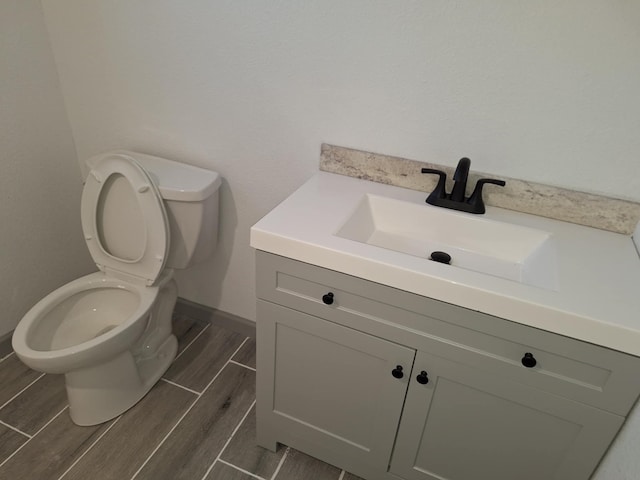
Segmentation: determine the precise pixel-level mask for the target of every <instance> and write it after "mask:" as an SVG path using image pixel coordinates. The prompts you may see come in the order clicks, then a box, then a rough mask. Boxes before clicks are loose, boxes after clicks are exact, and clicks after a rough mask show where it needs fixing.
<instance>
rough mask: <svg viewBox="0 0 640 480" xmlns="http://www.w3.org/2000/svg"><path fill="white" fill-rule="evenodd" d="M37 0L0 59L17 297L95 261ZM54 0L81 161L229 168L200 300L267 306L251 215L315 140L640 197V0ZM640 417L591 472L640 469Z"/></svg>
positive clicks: (13, 29)
mask: <svg viewBox="0 0 640 480" xmlns="http://www.w3.org/2000/svg"><path fill="white" fill-rule="evenodd" d="M36 4H37V2H34V1H29V2H26V1H22V0H21V1H20V2H18V1H17V0H14V1H7V2H1V3H0V5H1V7H0V8H1V9H2V10H1V11H0V13H1V15H0V27H2V28H0V32H2V33H1V35H2V42H1V45H2V47H0V48H1V50H0V51H1V52H2V55H3V57H4V56H5V55H9V57H10V58H9V59H10V60H11V62H13V63H15V65H16V67H15V68H12V69H11V72H12V73H11V75H8V76H5V75H3V76H2V78H1V80H0V82H2V83H0V94H1V95H2V97H3V98H2V100H3V108H2V113H0V123H1V124H0V127H1V128H0V131H1V132H0V135H2V147H0V148H2V154H3V159H2V162H3V176H2V179H1V180H0V182H2V183H1V185H2V190H1V192H2V196H3V198H2V204H1V206H0V208H1V209H2V214H3V217H2V218H3V221H4V222H5V224H10V225H13V229H14V230H12V233H10V234H6V233H4V232H5V231H6V229H5V228H3V235H2V236H1V237H0V238H1V239H2V240H1V241H2V242H3V244H2V245H1V246H2V249H1V250H0V252H2V253H1V254H2V255H3V257H2V259H1V260H0V268H2V284H1V285H0V287H1V291H2V293H1V295H3V301H2V304H3V306H4V304H5V303H7V304H10V305H18V309H21V308H22V306H24V305H25V304H27V303H29V302H30V301H31V297H33V298H34V299H35V298H36V297H39V296H41V293H44V292H41V291H39V290H44V289H45V287H44V285H45V284H47V287H48V284H50V283H56V282H59V281H61V280H63V278H62V277H64V276H69V277H73V276H74V275H75V273H76V272H72V270H79V269H82V268H80V263H82V262H80V263H78V262H79V261H78V257H76V256H75V255H72V254H70V252H71V251H73V250H75V247H74V246H73V244H72V242H73V241H75V240H74V239H76V238H78V235H77V234H76V232H79V227H78V225H77V220H76V219H77V216H76V210H75V209H74V208H75V207H73V206H74V205H77V200H78V193H79V185H78V182H77V177H76V172H75V167H73V168H72V167H71V166H69V165H68V164H67V162H66V159H67V158H68V156H69V155H70V154H71V152H72V151H73V146H72V143H71V139H70V136H69V131H68V128H67V124H66V121H65V120H64V118H63V114H62V106H61V102H60V98H59V94H58V93H57V91H56V82H57V79H56V78H55V75H54V73H53V68H52V66H51V62H50V59H49V58H48V57H47V55H48V54H47V53H46V52H47V48H48V47H47V45H46V40H45V38H44V32H43V27H42V23H41V20H40V19H39V13H38V12H37V11H36V8H35V5H36ZM42 4H43V6H44V12H45V18H46V24H47V28H48V30H49V33H50V40H51V43H52V47H53V51H54V55H55V61H56V65H57V68H58V73H59V76H60V81H61V87H62V92H63V96H64V101H65V104H66V108H67V112H68V115H69V121H70V124H71V130H72V132H73V138H74V140H75V142H76V146H77V150H78V154H79V155H78V156H79V158H80V159H81V160H82V159H84V158H86V157H87V156H89V155H92V154H95V153H99V152H102V151H105V150H108V149H112V148H130V149H134V150H135V149H137V150H140V151H144V152H148V153H152V154H158V155H164V156H167V157H169V158H175V159H181V160H184V161H187V162H191V163H194V164H197V165H200V166H203V167H208V168H211V169H214V170H217V171H219V172H220V173H221V174H222V175H223V177H224V178H225V183H224V185H223V189H222V211H221V232H220V243H219V248H218V251H217V252H216V254H215V256H214V258H212V259H211V260H209V261H208V262H205V263H204V264H202V265H199V266H196V267H194V268H192V269H191V270H190V271H187V272H182V273H181V274H180V275H179V283H180V290H181V295H183V296H185V297H186V298H189V299H191V300H193V301H197V302H200V303H204V304H206V305H210V306H214V307H217V308H220V309H222V310H225V311H228V312H231V313H234V314H236V315H240V316H243V317H247V318H254V317H255V310H254V308H255V307H254V287H253V282H254V279H253V252H252V251H251V249H250V248H249V227H250V226H251V225H252V224H253V223H255V221H256V220H258V219H259V218H260V217H261V216H262V215H264V214H265V213H266V212H267V211H269V210H270V209H271V208H273V207H274V206H275V205H276V204H277V203H278V202H279V201H281V200H282V199H283V198H285V197H286V196H287V195H288V194H290V193H291V192H292V191H293V190H294V189H295V188H296V187H297V186H299V185H300V184H301V183H302V182H303V181H304V180H305V179H306V178H308V177H309V176H311V175H312V174H313V172H315V171H316V170H317V168H318V157H319V152H320V144H321V143H323V142H326V143H331V144H334V145H342V146H346V147H353V148H357V149H360V150H365V151H372V152H379V153H383V154H387V155H395V156H399V157H404V158H411V159H415V160H419V161H425V162H432V163H437V164H442V165H450V166H454V165H455V163H456V162H457V160H458V159H459V158H460V157H462V156H469V157H471V159H472V160H473V162H474V163H473V165H474V167H475V168H476V169H477V170H478V171H482V172H486V173H494V174H496V175H503V176H506V177H512V178H519V179H525V180H529V181H532V182H536V183H541V184H548V185H556V186H560V187H565V188H569V189H574V190H580V191H586V192H592V193H601V194H605V195H608V196H614V197H620V198H623V199H629V200H635V201H638V200H640V176H639V175H637V165H638V152H639V151H640V148H639V147H640V136H639V135H638V133H637V132H639V131H640V115H639V113H638V112H640V96H638V95H637V79H638V78H639V77H640V54H639V53H640V52H639V50H640V48H639V46H640V38H639V35H640V33H639V29H638V27H637V26H638V24H640V2H635V1H619V2H608V1H602V0H586V1H584V0H582V1H579V0H567V1H564V2H555V1H551V0H542V1H538V2H527V1H525V0H512V1H493V2H477V1H475V0H473V1H472V0H466V1H463V0H429V1H426V0H424V1H413V0H398V1H393V2H391V1H388V0H346V1H345V0H310V1H305V2H299V1H297V0H287V1H274V2H262V1H257V0H248V1H243V2H233V1H228V0H218V1H204V0H191V1H188V2H176V1H174V0H110V1H109V2H100V1H92V2H87V1H86V0H42ZM18 5H20V6H18ZM23 5H24V6H23ZM23 15H26V17H24V16H23ZM25 18H26V21H25ZM20 19H22V20H20ZM20 22H22V23H24V25H22V24H21V23H20ZM18 27H20V28H21V30H18ZM22 29H24V30H22ZM18 32H23V33H20V35H21V36H22V38H23V40H20V41H17V40H16V39H15V38H17V37H15V35H17V34H18ZM31 36H33V37H31ZM24 39H26V40H24ZM25 41H26V42H27V43H24V42H25ZM16 42H17V43H16ZM21 42H22V43H21ZM7 52H8V53H7ZM27 52H28V54H27ZM3 61H4V58H3ZM3 63H4V62H3ZM20 72H22V73H20ZM16 75H17V76H18V77H16ZM43 92H44V93H43ZM5 98H7V99H8V103H9V105H10V106H9V108H12V110H8V109H5V106H4V102H5ZM15 102H18V103H20V105H17V104H14V103H15ZM7 112H8V113H7ZM14 117H15V118H14ZM11 142H14V143H11ZM7 145H8V146H7ZM36 159H37V160H36ZM5 172H7V175H8V177H9V178H10V179H7V175H4V173H5ZM35 191H39V192H40V193H38V195H39V196H40V198H39V199H38V200H31V198H32V197H30V196H28V195H26V193H25V192H30V193H33V192H35ZM7 199H8V201H7ZM65 212H68V213H65ZM26 219H28V220H26ZM25 222H26V223H25ZM36 225H37V226H36ZM44 233H46V235H47V237H48V238H49V239H53V238H55V239H61V238H62V239H64V240H65V242H68V243H65V244H61V243H59V241H58V243H56V242H55V241H52V240H49V241H48V242H47V243H46V244H43V243H41V240H40V236H41V235H42V234H44ZM65 235H66V236H67V237H65ZM4 242H6V243H7V244H6V245H5V243H4ZM16 244H19V245H18V246H16ZM45 247H46V248H45ZM79 248H80V247H79ZM83 251H84V250H83ZM6 252H10V255H11V256H12V257H13V256H14V255H15V256H16V258H15V259H14V258H7V255H8V253H6ZM26 252H30V253H35V255H33V256H29V255H27V253H26ZM50 255H53V256H54V257H57V260H55V261H52V260H51V257H50ZM61 266H63V267H61ZM35 277H38V280H37V281H36V283H37V285H33V288H31V286H30V287H26V285H28V284H29V282H32V283H33V282H34V278H35ZM26 290H28V294H27V293H26ZM27 297H30V298H27ZM11 316H12V314H9V315H8V316H7V317H3V318H10V317H11ZM635 419H636V417H635V416H634V419H632V421H631V422H630V423H629V424H628V426H627V427H626V428H625V432H623V435H621V437H620V440H619V442H618V444H617V445H616V447H614V449H613V450H612V451H611V452H610V455H609V456H608V458H607V461H606V462H605V464H604V466H603V468H602V469H601V470H600V472H599V473H598V474H597V480H608V479H611V480H613V479H615V480H624V479H627V478H628V479H631V478H637V477H638V472H640V468H639V465H638V460H637V458H638V456H637V455H635V453H634V451H633V450H634V448H633V445H634V444H635V443H636V440H637V436H638V434H637V432H638V431H639V429H640V426H639V422H638V421H637V420H635ZM629 442H633V443H629Z"/></svg>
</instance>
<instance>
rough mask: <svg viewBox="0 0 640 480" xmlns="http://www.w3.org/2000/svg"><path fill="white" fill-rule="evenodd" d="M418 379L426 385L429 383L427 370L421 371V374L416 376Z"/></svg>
mask: <svg viewBox="0 0 640 480" xmlns="http://www.w3.org/2000/svg"><path fill="white" fill-rule="evenodd" d="M416 380H417V381H418V383H421V384H422V385H426V384H427V383H429V377H428V376H427V372H425V371H424V370H422V371H421V372H420V375H418V376H417V377H416Z"/></svg>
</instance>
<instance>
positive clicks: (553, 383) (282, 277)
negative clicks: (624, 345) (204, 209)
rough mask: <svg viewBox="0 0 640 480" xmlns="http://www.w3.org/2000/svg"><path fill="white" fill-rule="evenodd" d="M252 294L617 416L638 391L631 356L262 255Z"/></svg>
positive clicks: (636, 365)
mask: <svg viewBox="0 0 640 480" xmlns="http://www.w3.org/2000/svg"><path fill="white" fill-rule="evenodd" d="M328 294H331V295H330V296H329V295H328ZM257 295H258V297H259V298H261V299H264V300H267V301H270V302H274V303H277V304H280V305H285V306H288V307H290V308H293V309H296V310H298V311H302V312H306V313H310V314H312V315H315V316H318V317H322V318H325V319H327V320H331V321H333V322H335V323H338V324H342V325H345V326H348V327H351V328H354V329H357V330H360V331H363V332H367V333H369V334H372V335H375V336H378V337H380V338H384V339H386V340H390V341H393V342H397V343H400V344H403V345H406V346H409V347H411V348H416V349H419V350H423V351H428V352H432V353H433V354H435V355H441V356H443V357H450V356H451V355H452V354H453V355H455V357H456V359H457V360H459V361H460V362H473V364H474V365H475V366H476V367H477V368H481V369H485V370H487V371H490V372H492V373H494V374H496V375H502V376H505V377H506V378H509V379H510V380H512V381H517V382H520V383H523V384H526V385H530V386H533V387H535V388H539V389H541V390H545V391H548V392H551V393H554V394H556V395H560V396H563V397H566V398H571V399H574V400H577V401H580V402H583V403H586V404H589V405H593V406H596V407H599V408H603V409H605V410H608V411H610V412H613V413H616V414H618V415H627V413H628V412H629V410H630V409H631V407H632V406H633V404H634V403H635V401H636V399H637V397H638V393H639V391H640V382H638V380H637V375H638V371H639V370H640V359H638V358H637V357H634V356H631V355H627V354H623V353H620V352H616V351H613V350H609V349H606V348H602V347H599V346H596V345H592V344H588V343H585V342H581V341H579V340H574V339H571V338H567V337H563V336H560V335H557V334H553V333H550V332H546V331H542V330H539V329H535V328H532V327H528V326H525V325H521V324H518V323H515V322H512V321H508V320H505V319H501V318H497V317H493V316H491V315H486V314H483V313H480V312H476V311H473V310H469V309H465V308H462V307H458V306H455V305H451V304H447V303H444V302H440V301H437V300H433V299H430V298H426V297H422V296H419V295H415V294H412V293H409V292H405V291H402V290H398V289H395V288H391V287H387V286H385V285H381V284H378V283H374V282H370V281H367V280H363V279H360V278H356V277H352V276H349V275H345V274H342V273H339V272H335V271H332V270H327V269H323V268H320V267H316V266H313V265H309V264H305V263H302V262H297V261H294V260H291V259H288V258H284V257H280V256H277V255H273V254H268V253H265V252H258V254H257ZM325 295H326V297H325ZM323 297H324V299H325V300H326V302H327V303H325V301H323ZM527 353H530V354H531V355H532V356H533V358H534V359H535V361H536V364H535V366H533V367H532V368H527V367H525V366H523V363H522V359H523V357H524V356H525V354H527Z"/></svg>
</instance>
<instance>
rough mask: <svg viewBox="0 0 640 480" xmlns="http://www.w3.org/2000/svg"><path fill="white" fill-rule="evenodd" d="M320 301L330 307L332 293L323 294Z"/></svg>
mask: <svg viewBox="0 0 640 480" xmlns="http://www.w3.org/2000/svg"><path fill="white" fill-rule="evenodd" d="M322 301H323V302H324V303H325V304H326V305H331V304H332V303H333V292H329V293H325V294H324V295H323V296H322Z"/></svg>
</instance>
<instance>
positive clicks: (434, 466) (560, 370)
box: [256, 252, 640, 480]
mask: <svg viewBox="0 0 640 480" xmlns="http://www.w3.org/2000/svg"><path fill="white" fill-rule="evenodd" d="M256 272H257V285H256V286H257V296H258V304H257V306H258V312H257V313H258V316H257V354H258V368H257V436H258V443H259V444H260V445H262V446H264V447H266V448H270V449H272V450H274V449H275V447H276V442H279V443H283V444H286V445H289V446H291V447H294V448H296V449H299V450H301V451H303V452H306V453H308V454H310V455H312V456H315V457H317V458H320V459H322V460H324V461H326V462H328V463H331V464H334V465H336V466H339V467H341V468H343V469H345V470H347V471H350V472H352V473H354V474H356V475H358V476H360V477H363V478H365V479H367V480H383V479H387V480H389V479H406V480H426V479H429V480H435V479H437V480H484V479H487V480H489V479H490V480H512V479H514V478H518V479H519V480H539V479H545V480H554V479H555V480H587V479H588V478H589V476H590V475H591V472H592V471H593V470H594V469H595V467H596V466H597V464H598V462H599V461H600V459H601V458H602V456H603V455H604V452H605V451H606V449H607V448H608V446H609V444H610V443H611V441H612V440H613V438H614V437H615V435H616V433H617V431H618V430H619V428H620V427H621V425H622V423H623V422H624V420H625V417H626V416H627V414H628V413H629V411H630V409H631V408H632V406H633V405H634V403H635V401H636V400H637V398H638V395H639V393H640V382H638V381H637V372H638V371H640V359H638V358H637V357H633V356H630V355H626V354H622V353H620V352H615V351H611V350H608V349H605V348H602V347H598V346H596V345H592V344H587V343H584V342H580V341H577V340H574V339H570V338H566V337H561V336H559V335H555V334H552V333H549V332H544V331H541V330H537V329H534V328H531V327H527V326H524V325H519V324H516V323H514V322H510V321H507V320H504V319H500V318H496V317H492V316H490V315H486V314H482V313H480V312H475V311H471V310H468V309H464V308H461V307H458V306H455V305H450V304H445V303H443V302H438V301H436V300H433V299H428V298H425V297H421V296H418V295H414V294H411V293H408V292H404V291H400V290H397V289H393V288H390V287H387V286H384V285H380V284H377V283H373V282H369V281H366V280H363V279H359V278H355V277H351V276H349V275H345V274H342V273H339V272H335V271H331V270H327V269H323V268H319V267H316V266H313V265H309V264H305V263H301V262H297V261H294V260H291V259H288V258H284V257H280V256H276V255H273V254H269V253H265V252H258V254H257V270H256Z"/></svg>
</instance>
